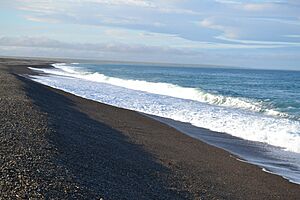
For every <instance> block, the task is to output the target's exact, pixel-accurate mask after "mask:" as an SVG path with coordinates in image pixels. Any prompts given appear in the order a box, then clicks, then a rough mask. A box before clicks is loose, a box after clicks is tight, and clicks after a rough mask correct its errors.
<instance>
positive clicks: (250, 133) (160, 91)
mask: <svg viewBox="0 0 300 200" xmlns="http://www.w3.org/2000/svg"><path fill="white" fill-rule="evenodd" d="M32 69H34V70H39V71H43V72H45V73H47V74H49V75H48V76H32V78H33V79H34V80H35V81H37V82H40V83H43V84H46V85H49V86H51V87H54V88H58V89H62V90H64V91H67V92H70V93H73V94H76V95H78V96H82V97H84V98H88V99H93V100H96V101H99V102H102V103H106V104H110V105H114V106H117V107H122V108H127V109H131V110H136V111H139V112H143V113H147V114H152V115H156V116H160V117H165V118H170V119H174V120H177V121H181V122H187V123H191V124H192V125H194V126H197V127H203V128H207V129H210V130H213V131H218V132H225V133H228V134H231V135H233V136H236V137H240V138H243V139H246V140H251V141H258V142H263V143H267V144H270V145H273V146H277V147H281V148H283V149H285V150H288V151H292V152H297V153H300V133H299V130H300V122H299V121H295V120H290V119H288V118H280V117H274V116H268V115H265V114H262V113H261V112H253V111H254V110H255V109H256V108H255V104H253V103H248V102H246V101H243V100H240V99H234V98H231V99H230V100H227V99H226V100H224V99H222V98H223V97H220V98H221V99H219V98H218V96H216V95H215V96H214V94H208V93H205V94H204V92H203V91H199V90H196V89H194V88H184V87H180V86H176V85H173V84H168V83H149V82H146V81H141V80H125V79H120V78H115V77H108V76H105V75H103V74H100V73H90V72H84V71H82V70H80V69H76V68H73V67H69V66H66V65H64V64H60V65H55V68H54V69H35V68H32ZM78 79H80V81H78ZM211 101H212V102H211ZM218 101H220V103H218ZM226 101H227V102H226ZM219 104H221V105H222V106H220V105H219ZM239 108H242V109H239Z"/></svg>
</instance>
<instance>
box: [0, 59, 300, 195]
mask: <svg viewBox="0 0 300 200" xmlns="http://www.w3.org/2000/svg"><path fill="white" fill-rule="evenodd" d="M55 62H56V61H54V62H52V61H47V60H43V61H40V60H39V61H34V60H20V59H7V58H4V59H3V58H1V59H0V77H1V80H0V81H1V83H3V85H4V86H5V88H4V87H3V88H0V94H1V95H0V100H1V101H0V104H1V107H2V110H3V109H4V110H5V112H2V113H1V119H2V120H3V123H2V124H13V125H12V126H0V130H1V132H2V133H3V134H2V136H1V143H2V144H3V145H1V152H0V153H1V154H0V155H1V158H3V167H2V168H1V172H2V173H1V175H2V176H1V180H5V181H4V183H2V182H1V184H4V187H1V188H6V189H5V190H4V191H1V195H2V196H1V195H0V197H3V198H5V197H15V196H16V195H18V196H22V195H23V196H24V195H25V197H26V195H27V197H35V198H40V197H49V198H55V197H61V198H64V197H65V198H80V197H85V198H90V199H94V198H100V197H103V198H104V199H120V198H125V199H153V198H158V199H163V198H168V199H196V198H200V197H201V198H204V199H297V198H298V197H299V193H300V187H299V185H296V184H292V183H289V182H288V181H287V180H285V179H283V178H281V177H279V176H276V175H272V174H268V173H264V172H263V171H262V170H261V169H260V168H259V167H256V166H253V165H251V164H248V163H242V162H239V161H237V160H236V159H235V158H233V157H231V156H230V154H229V153H227V152H225V151H224V150H221V149H218V148H216V147H213V146H210V145H207V144H205V143H203V142H201V141H199V140H196V139H193V138H191V137H189V136H186V135H185V134H182V133H181V132H179V131H177V130H175V129H174V128H171V127H169V126H167V125H165V124H163V123H160V122H158V121H155V120H153V119H150V118H149V117H146V116H144V115H141V114H139V113H137V112H134V111H129V110H126V109H121V108H116V107H113V106H108V105H105V104H101V103H98V102H95V101H91V100H87V99H83V98H80V97H77V96H74V95H71V94H68V93H65V92H63V91H60V90H56V89H53V88H50V87H47V86H43V85H41V84H38V83H35V82H33V81H31V80H28V79H25V78H23V77H20V76H18V75H22V74H30V73H32V71H31V70H29V69H28V68H27V67H28V66H31V67H32V66H34V67H39V66H40V67H45V66H49V64H51V63H55ZM59 62H60V61H59ZM16 94H18V95H20V96H16ZM8 102H10V103H8ZM10 105H11V106H12V107H9V106H10ZM16 105H19V106H16ZM11 109H12V110H11ZM12 113H17V115H20V116H16V118H15V117H14V115H12ZM22 113H24V116H27V114H26V113H31V114H30V115H28V117H29V118H30V119H31V120H32V122H34V124H37V125H34V127H35V126H36V128H33V124H32V123H31V122H30V121H27V119H28V118H24V119H21V120H17V119H18V118H20V117H21V116H23V114H22ZM21 114H22V115H21ZM16 130H18V131H16ZM11 132H12V133H15V132H16V133H15V134H14V135H13V136H9V134H10V133H11ZM9 137H11V138H10V139H9V140H7V139H6V138H9ZM7 141H9V144H10V145H6V144H8V143H7ZM22 143H23V145H21V144H22ZM46 146H47V148H44V147H46ZM19 151H20V152H25V153H24V154H20V152H19ZM17 155H20V156H19V159H16V160H14V158H16V157H17ZM28 158H31V163H32V164H28V163H27V159H28ZM12 159H13V160H12ZM12 163H15V164H12ZM49 166H51V167H49ZM10 169H11V170H15V171H17V172H18V173H19V175H18V176H14V175H9V176H6V175H7V174H9V173H10V172H9V170H10ZM37 169H38V171H40V172H36V170H37ZM18 173H15V174H18ZM47 174H48V175H49V176H46V175H47ZM10 176H11V177H12V178H9V179H7V178H5V177H10ZM22 181H23V182H28V184H29V186H28V185H26V184H23V182H22ZM18 183H22V184H18ZM34 185H38V186H34ZM39 195H40V196H39Z"/></svg>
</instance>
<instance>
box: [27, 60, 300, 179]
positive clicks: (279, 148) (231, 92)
mask: <svg viewBox="0 0 300 200" xmlns="http://www.w3.org/2000/svg"><path fill="white" fill-rule="evenodd" d="M31 69H33V70H36V71H39V72H43V73H45V74H43V75H38V76H31V79H33V80H35V81H37V82H40V83H42V84H45V85H48V86H51V87H54V88H58V89H61V90H64V91H66V92H70V93H72V94H75V95H78V96H81V97H84V98H87V99H92V100H95V101H99V102H102V103H106V104H109V105H113V106H117V107H121V108H126V109H130V110H135V111H138V112H141V113H143V114H146V115H149V116H150V117H153V118H155V119H157V120H160V121H162V122H164V123H167V124H169V125H170V126H173V127H175V128H177V129H178V130H180V131H182V132H184V133H186V134H188V135H190V136H192V137H195V138H197V139H200V140H203V141H205V142H207V143H209V144H212V145H215V146H218V147H220V148H223V149H225V150H227V151H229V152H231V153H233V154H234V155H235V156H237V159H239V160H241V161H244V162H250V163H253V164H256V165H259V166H260V167H262V168H263V170H264V171H266V172H270V173H275V174H278V175H281V176H283V177H284V178H286V179H288V180H290V181H291V182H294V183H298V184H299V183H300V71H275V70H255V69H228V68H211V67H199V68H197V67H187V66H176V67H174V66H159V65H157V64H156V65H151V64H122V63H97V64H92V63H57V64H53V68H47V69H38V68H31Z"/></svg>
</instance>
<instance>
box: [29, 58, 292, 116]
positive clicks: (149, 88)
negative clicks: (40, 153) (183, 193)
mask: <svg viewBox="0 0 300 200" xmlns="http://www.w3.org/2000/svg"><path fill="white" fill-rule="evenodd" d="M53 67H54V68H55V69H57V70H54V69H36V68H32V69H34V70H40V71H43V72H45V73H49V74H54V75H62V76H69V77H74V78H80V79H84V80H88V81H94V82H100V83H108V84H111V85H115V86H120V87H125V88H128V89H132V90H138V91H143V92H149V93H152V94H159V95H165V96H170V97H175V98H180V99H188V100H193V101H198V102H202V103H208V104H212V105H218V106H224V107H232V108H239V109H245V110H250V111H254V112H260V113H264V114H266V115H270V116H279V117H289V115H288V114H287V113H283V112H280V111H277V110H275V109H272V108H267V107H266V106H265V105H264V103H263V102H262V101H257V100H252V99H247V98H242V97H230V96H223V95H218V94H213V93H209V92H207V91H205V90H202V89H200V88H188V87H181V86H178V85H175V84H170V83H161V82H148V81H142V80H130V79H121V78H116V77H109V76H106V75H104V74H101V73H98V72H94V73H93V72H87V71H85V70H84V69H82V68H80V67H74V66H69V65H68V64H66V63H57V64H53Z"/></svg>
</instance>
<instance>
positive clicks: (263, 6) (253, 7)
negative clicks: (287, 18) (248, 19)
mask: <svg viewBox="0 0 300 200" xmlns="http://www.w3.org/2000/svg"><path fill="white" fill-rule="evenodd" d="M273 7H274V5H273V4H271V3H246V4H243V5H242V8H243V9H244V10H247V11H263V10H267V9H271V8H273Z"/></svg>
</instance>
